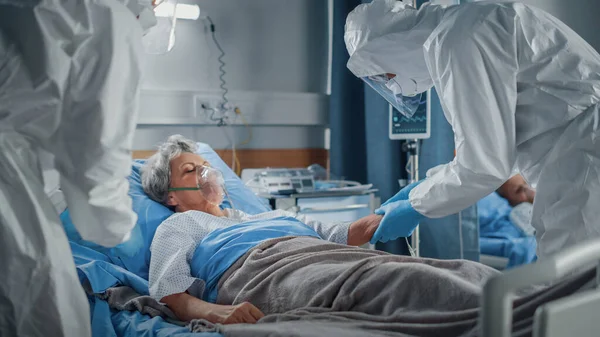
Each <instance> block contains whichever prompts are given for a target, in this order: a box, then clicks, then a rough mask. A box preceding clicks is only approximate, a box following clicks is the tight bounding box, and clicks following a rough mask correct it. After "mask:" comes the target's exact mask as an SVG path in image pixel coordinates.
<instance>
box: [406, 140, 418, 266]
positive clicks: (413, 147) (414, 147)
mask: <svg viewBox="0 0 600 337" xmlns="http://www.w3.org/2000/svg"><path fill="white" fill-rule="evenodd" d="M419 147H420V144H419V140H418V139H411V140H407V141H406V142H404V144H402V152H406V153H407V154H408V157H409V159H408V162H409V163H410V169H409V170H408V173H409V182H408V183H409V184H412V183H414V182H417V181H419V150H420V148H419ZM419 242H420V239H419V226H417V227H416V228H415V230H414V231H413V234H412V237H411V244H410V246H412V247H408V249H409V250H411V251H412V253H414V256H415V257H419V256H421V254H420V250H419ZM407 244H408V241H407ZM411 248H412V249H411ZM411 255H412V254H411Z"/></svg>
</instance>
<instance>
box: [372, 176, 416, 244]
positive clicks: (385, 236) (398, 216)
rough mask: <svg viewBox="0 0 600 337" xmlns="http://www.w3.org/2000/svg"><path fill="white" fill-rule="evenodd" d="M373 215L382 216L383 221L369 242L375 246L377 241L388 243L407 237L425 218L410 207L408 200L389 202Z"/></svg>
mask: <svg viewBox="0 0 600 337" xmlns="http://www.w3.org/2000/svg"><path fill="white" fill-rule="evenodd" d="M409 186H410V185H409ZM407 187H408V186H407ZM375 214H379V215H383V219H382V220H381V223H379V227H377V230H376V231H375V234H373V237H372V238H371V240H370V243H371V244H375V243H376V242H377V241H381V242H388V241H389V240H396V239H397V238H399V237H408V236H410V235H411V234H412V232H413V230H414V229H415V227H417V225H418V224H419V221H421V219H423V218H425V216H423V215H422V214H421V213H419V212H417V211H416V210H415V209H414V208H413V207H412V205H411V204H410V202H409V201H408V200H400V201H396V202H390V203H388V204H387V205H384V206H381V207H380V208H378V209H376V210H375Z"/></svg>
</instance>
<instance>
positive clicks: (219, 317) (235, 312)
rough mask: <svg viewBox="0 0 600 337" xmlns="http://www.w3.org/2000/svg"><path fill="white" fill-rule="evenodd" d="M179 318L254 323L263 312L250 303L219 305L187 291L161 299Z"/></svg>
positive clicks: (224, 322)
mask: <svg viewBox="0 0 600 337" xmlns="http://www.w3.org/2000/svg"><path fill="white" fill-rule="evenodd" d="M161 302H163V303H165V304H166V305H167V306H168V307H169V308H170V309H171V310H172V311H173V313H175V315H176V316H177V318H178V319H179V320H182V321H184V322H189V321H191V320H193V319H205V320H207V321H209V322H211V323H221V324H235V323H256V322H257V321H258V320H259V319H261V318H262V317H263V316H264V314H263V313H262V312H261V311H260V310H258V308H257V307H255V306H254V305H252V304H251V303H248V302H244V303H242V304H238V305H220V304H214V303H209V302H204V301H203V300H201V299H199V298H196V297H194V296H192V295H190V294H188V293H180V294H173V295H169V296H165V297H163V298H162V299H161Z"/></svg>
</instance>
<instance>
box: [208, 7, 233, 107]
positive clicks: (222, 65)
mask: <svg viewBox="0 0 600 337" xmlns="http://www.w3.org/2000/svg"><path fill="white" fill-rule="evenodd" d="M206 19H207V20H208V21H209V22H210V32H211V35H212V39H213V41H214V42H215V45H216V46H217V48H218V49H219V52H221V55H219V57H218V58H217V60H218V61H219V63H220V66H219V71H220V72H221V74H220V75H219V80H221V85H220V86H219V87H220V88H221V90H223V105H225V104H227V103H229V100H228V99H227V93H229V90H228V89H227V82H226V81H225V75H226V74H227V72H226V71H225V61H224V60H223V58H224V57H225V51H224V50H223V48H221V45H220V44H219V41H217V36H216V34H215V24H214V23H213V21H212V19H211V18H210V16H207V17H206Z"/></svg>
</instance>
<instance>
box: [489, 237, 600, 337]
mask: <svg viewBox="0 0 600 337" xmlns="http://www.w3.org/2000/svg"><path fill="white" fill-rule="evenodd" d="M594 264H598V267H597V273H596V274H597V275H596V287H595V288H594V289H592V290H586V291H582V292H578V293H576V294H573V295H571V296H569V297H565V298H561V299H558V300H555V301H552V302H549V303H546V304H544V305H542V306H540V307H539V308H538V309H537V310H536V312H535V316H534V322H533V337H588V336H589V337H598V336H600V240H593V241H589V242H586V243H583V244H581V245H579V246H577V247H573V248H569V249H565V250H564V251H563V253H561V254H559V255H558V256H554V257H551V258H547V259H545V260H543V261H539V262H536V263H533V264H530V265H525V266H522V267H519V268H515V269H511V270H508V271H506V272H504V273H502V274H501V275H498V276H496V277H493V278H491V279H490V280H488V282H487V283H486V285H485V286H484V290H483V293H484V294H483V305H482V314H481V317H480V320H481V323H482V324H481V326H482V330H481V336H483V337H509V336H511V332H512V305H513V300H514V299H515V294H516V292H517V291H518V290H520V289H523V288H526V287H528V286H531V285H535V284H542V283H547V282H551V281H555V280H558V279H560V278H562V277H564V276H567V275H569V274H570V273H572V272H573V271H576V270H577V269H580V268H583V267H586V266H590V265H594Z"/></svg>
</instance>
